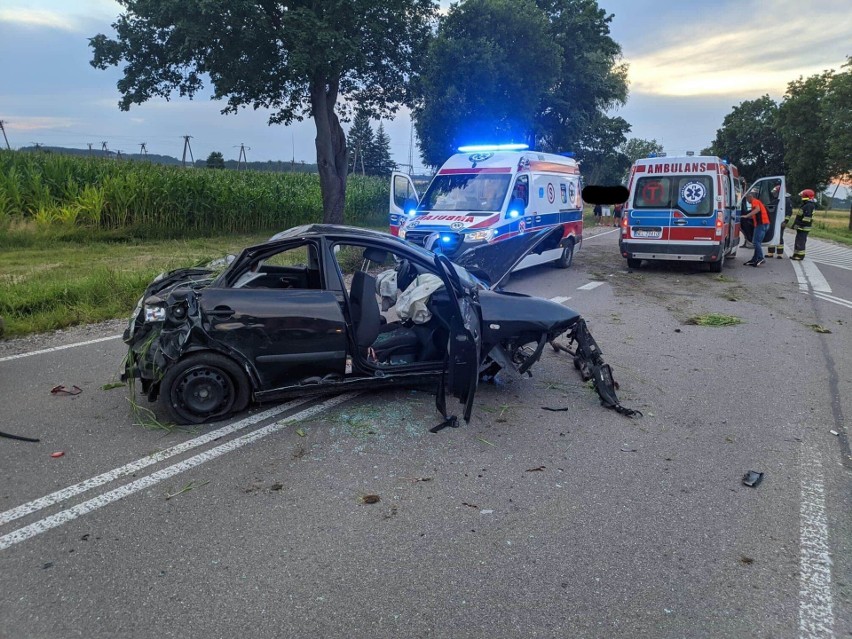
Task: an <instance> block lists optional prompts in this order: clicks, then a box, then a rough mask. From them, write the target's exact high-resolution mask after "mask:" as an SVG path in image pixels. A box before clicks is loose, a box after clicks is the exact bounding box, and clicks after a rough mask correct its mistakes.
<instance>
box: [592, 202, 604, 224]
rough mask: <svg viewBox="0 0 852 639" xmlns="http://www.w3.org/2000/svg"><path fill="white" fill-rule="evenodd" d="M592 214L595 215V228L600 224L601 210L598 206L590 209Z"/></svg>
mask: <svg viewBox="0 0 852 639" xmlns="http://www.w3.org/2000/svg"><path fill="white" fill-rule="evenodd" d="M592 212H593V213H594V214H595V226H600V223H601V214H602V213H603V209H602V208H601V205H600V204H595V208H593V209H592Z"/></svg>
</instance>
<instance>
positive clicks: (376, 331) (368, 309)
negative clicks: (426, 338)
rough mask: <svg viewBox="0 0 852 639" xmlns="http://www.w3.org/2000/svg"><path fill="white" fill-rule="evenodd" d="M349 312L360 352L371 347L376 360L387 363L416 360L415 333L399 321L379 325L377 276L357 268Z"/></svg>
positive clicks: (417, 344)
mask: <svg viewBox="0 0 852 639" xmlns="http://www.w3.org/2000/svg"><path fill="white" fill-rule="evenodd" d="M349 313H350V316H351V318H352V324H353V328H354V333H355V345H356V346H357V347H358V350H359V352H360V353H361V355H367V354H368V352H369V351H370V350H372V351H373V353H374V354H375V358H376V360H378V361H379V362H382V363H390V362H392V361H393V359H397V360H399V361H400V362H401V361H403V360H405V361H417V359H418V357H417V356H418V354H419V352H420V339H419V338H418V336H417V333H416V332H415V331H414V330H412V329H410V328H407V327H405V326H403V325H402V324H400V323H399V322H389V323H387V324H382V319H383V317H382V313H381V311H380V310H379V301H378V300H377V299H376V278H375V277H373V276H372V275H369V274H368V273H366V272H364V271H356V272H355V275H354V276H353V277H352V286H351V288H350V291H349Z"/></svg>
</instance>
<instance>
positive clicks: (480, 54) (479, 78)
mask: <svg viewBox="0 0 852 639" xmlns="http://www.w3.org/2000/svg"><path fill="white" fill-rule="evenodd" d="M548 31H549V24H548V20H547V16H546V15H545V14H544V12H542V11H541V10H539V9H538V8H537V7H536V5H535V2H534V1H533V0H467V1H466V2H462V3H458V4H452V5H450V9H449V12H448V13H447V15H446V16H445V17H444V18H443V19H442V21H441V23H440V26H439V28H438V33H437V36H436V37H435V39H434V40H433V41H432V43H431V45H430V47H429V54H428V56H427V58H426V62H425V65H424V71H423V74H422V75H421V77H420V79H419V83H418V89H419V92H418V97H419V101H418V106H417V108H416V109H415V110H414V119H415V126H416V128H417V135H418V138H419V139H420V150H421V155H422V158H423V161H424V162H425V163H426V164H428V165H430V166H437V165H440V164H442V163H443V162H444V160H445V159H446V158H447V157H448V156H449V155H450V154H452V153H455V151H456V148H457V147H458V145H459V144H465V143H467V144H470V143H477V142H508V141H514V142H526V141H528V140H530V137H531V134H532V133H533V132H534V130H535V118H536V115H537V114H538V112H539V110H540V108H541V98H542V96H543V94H544V93H545V92H546V91H548V90H549V89H551V88H552V87H553V86H554V85H555V84H556V82H557V81H558V78H559V71H560V56H559V51H558V49H557V48H556V47H554V46H553V44H552V42H550V41H549V38H548V37H547V34H548Z"/></svg>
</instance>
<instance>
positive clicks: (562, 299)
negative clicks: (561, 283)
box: [550, 295, 571, 304]
mask: <svg viewBox="0 0 852 639" xmlns="http://www.w3.org/2000/svg"><path fill="white" fill-rule="evenodd" d="M570 299H571V298H570V297H562V296H561V295H559V296H557V297H551V298H550V301H551V302H556V303H557V304H564V303H565V302H567V301H568V300H570Z"/></svg>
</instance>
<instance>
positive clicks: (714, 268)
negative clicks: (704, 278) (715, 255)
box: [710, 251, 725, 273]
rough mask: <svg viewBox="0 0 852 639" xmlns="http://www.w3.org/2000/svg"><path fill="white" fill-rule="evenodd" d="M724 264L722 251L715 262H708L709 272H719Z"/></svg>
mask: <svg viewBox="0 0 852 639" xmlns="http://www.w3.org/2000/svg"><path fill="white" fill-rule="evenodd" d="M723 266H725V252H724V251H722V253H721V255H720V256H719V259H718V260H717V261H715V262H710V272H711V273H721V272H722V267H723Z"/></svg>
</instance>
